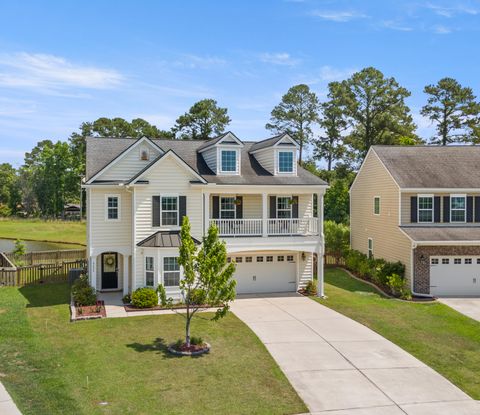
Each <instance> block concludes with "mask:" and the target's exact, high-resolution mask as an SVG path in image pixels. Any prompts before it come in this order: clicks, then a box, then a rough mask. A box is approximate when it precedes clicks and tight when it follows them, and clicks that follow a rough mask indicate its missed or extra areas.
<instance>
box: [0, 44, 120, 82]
mask: <svg viewBox="0 0 480 415" xmlns="http://www.w3.org/2000/svg"><path fill="white" fill-rule="evenodd" d="M123 80H124V77H123V76H122V75H121V74H120V73H119V72H117V71H115V70H113V69H105V68H98V67H94V66H85V65H80V64H74V63H72V62H69V61H68V60H66V59H65V58H62V57H59V56H54V55H47V54H41V53H26V52H21V53H15V54H2V55H0V86H5V87H11V88H34V89H40V90H42V89H43V90H45V91H48V90H59V89H62V88H67V87H77V88H87V89H107V88H112V87H115V86H117V85H119V84H120V83H121V82H122V81H123Z"/></svg>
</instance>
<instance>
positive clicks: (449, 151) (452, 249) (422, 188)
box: [350, 146, 480, 296]
mask: <svg viewBox="0 0 480 415" xmlns="http://www.w3.org/2000/svg"><path fill="white" fill-rule="evenodd" d="M350 204H351V218H350V223H351V246H352V248H353V249H356V250H359V251H361V252H364V253H366V254H368V255H371V256H374V257H376V258H384V259H386V260H389V261H397V260H398V261H401V262H402V263H404V264H405V267H406V276H407V278H408V279H409V281H410V283H411V289H412V291H413V292H414V293H416V294H423V295H433V296H449V295H462V296H469V295H470V296H478V295H480V146H446V147H445V146H415V147H408V146H373V147H372V148H371V149H370V150H369V152H368V154H367V156H366V158H365V160H364V162H363V164H362V167H361V168H360V171H359V172H358V175H357V177H356V179H355V181H354V183H353V184H352V187H351V189H350Z"/></svg>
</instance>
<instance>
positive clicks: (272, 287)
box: [231, 254, 297, 294]
mask: <svg viewBox="0 0 480 415" xmlns="http://www.w3.org/2000/svg"><path fill="white" fill-rule="evenodd" d="M231 258H232V259H233V260H235V262H236V263H237V268H236V270H235V275H234V278H235V280H236V281H237V293H238V294H253V293H272V292H286V291H295V290H296V288H297V283H296V270H297V264H296V262H295V261H296V256H295V255H290V254H275V255H273V254H249V255H234V256H232V257H231Z"/></svg>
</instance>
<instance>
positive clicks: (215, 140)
mask: <svg viewBox="0 0 480 415" xmlns="http://www.w3.org/2000/svg"><path fill="white" fill-rule="evenodd" d="M229 132H230V131H227V132H226V133H223V134H220V135H219V136H218V137H215V138H212V139H210V140H203V144H202V145H201V146H200V147H198V149H197V150H204V149H206V148H207V147H210V146H213V145H215V144H217V143H218V142H219V141H220V140H221V139H222V138H223V137H225V136H226V135H227V134H228V133H229Z"/></svg>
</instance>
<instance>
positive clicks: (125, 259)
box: [123, 255, 130, 295]
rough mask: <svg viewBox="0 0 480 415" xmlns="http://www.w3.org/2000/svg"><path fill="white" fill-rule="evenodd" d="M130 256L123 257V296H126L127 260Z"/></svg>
mask: <svg viewBox="0 0 480 415" xmlns="http://www.w3.org/2000/svg"><path fill="white" fill-rule="evenodd" d="M129 258H130V255H123V295H127V294H128V277H129V275H128V262H129V261H128V260H129Z"/></svg>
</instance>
